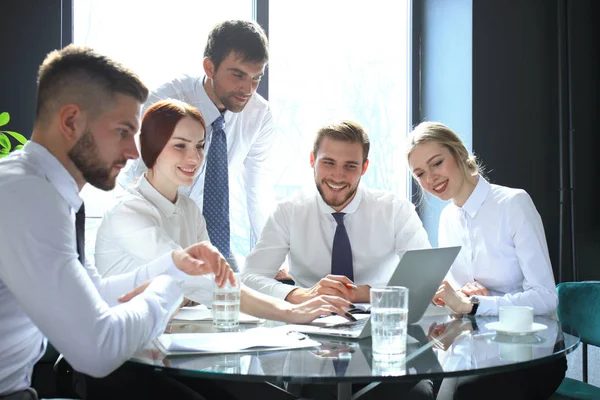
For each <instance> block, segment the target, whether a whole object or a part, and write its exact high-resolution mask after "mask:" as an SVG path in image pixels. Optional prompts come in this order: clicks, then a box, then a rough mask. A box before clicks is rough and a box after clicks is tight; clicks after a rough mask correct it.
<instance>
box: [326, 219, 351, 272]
mask: <svg viewBox="0 0 600 400" xmlns="http://www.w3.org/2000/svg"><path fill="white" fill-rule="evenodd" d="M331 215H333V218H335V221H336V222H337V228H335V235H334V236H333V248H332V249H331V274H332V275H345V276H347V277H348V279H350V280H352V281H353V280H354V267H353V266H352V247H351V246H350V238H348V232H346V227H345V226H344V215H345V213H337V212H336V213H332V214H331Z"/></svg>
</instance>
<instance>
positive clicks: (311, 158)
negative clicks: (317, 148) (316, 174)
mask: <svg viewBox="0 0 600 400" xmlns="http://www.w3.org/2000/svg"><path fill="white" fill-rule="evenodd" d="M315 161H316V158H315V153H313V152H312V151H311V152H310V166H311V167H313V169H314V168H315Z"/></svg>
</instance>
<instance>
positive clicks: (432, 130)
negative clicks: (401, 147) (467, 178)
mask: <svg viewBox="0 0 600 400" xmlns="http://www.w3.org/2000/svg"><path fill="white" fill-rule="evenodd" d="M429 142H433V143H437V144H439V145H441V146H444V147H445V148H447V149H448V151H450V154H452V156H453V157H454V160H455V161H456V164H457V165H458V166H459V168H461V169H462V170H463V172H464V173H465V175H482V174H483V167H482V166H481V165H480V163H479V162H478V161H477V157H475V155H473V154H469V151H468V150H467V148H466V147H465V144H464V143H463V142H462V140H460V138H459V137H458V135H457V134H456V133H454V132H453V131H452V129H450V128H448V127H447V126H446V125H444V124H442V123H439V122H429V121H426V122H421V123H420V124H419V125H417V127H416V128H415V129H413V131H412V132H411V134H410V136H409V137H408V144H407V146H406V159H407V160H408V158H409V157H410V154H411V153H412V152H413V150H414V149H415V147H417V146H418V145H420V144H422V143H429Z"/></svg>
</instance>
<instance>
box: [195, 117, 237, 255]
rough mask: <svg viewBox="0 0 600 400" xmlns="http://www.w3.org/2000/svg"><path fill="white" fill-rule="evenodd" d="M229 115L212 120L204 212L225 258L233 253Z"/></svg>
mask: <svg viewBox="0 0 600 400" xmlns="http://www.w3.org/2000/svg"><path fill="white" fill-rule="evenodd" d="M224 127H225V118H223V115H220V116H219V118H217V119H216V120H215V121H214V122H213V123H212V139H211V143H210V148H209V149H208V154H207V155H206V172H205V175H204V199H203V203H202V214H203V215H204V218H205V219H206V229H207V230H208V236H209V237H210V241H211V242H212V244H214V245H215V246H216V247H217V249H219V251H220V252H221V254H223V256H224V257H225V258H228V257H230V256H231V251H230V247H229V246H230V242H229V240H230V239H229V169H228V166H227V137H226V136H225V130H224Z"/></svg>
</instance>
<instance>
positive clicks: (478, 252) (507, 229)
mask: <svg viewBox="0 0 600 400" xmlns="http://www.w3.org/2000/svg"><path fill="white" fill-rule="evenodd" d="M438 242H439V245H440V247H445V246H462V249H461V251H460V253H459V255H458V257H457V258H456V260H455V262H454V264H453V265H452V267H451V268H450V271H449V273H448V276H447V279H448V280H449V282H450V283H451V284H452V285H453V286H454V287H455V289H460V288H462V287H463V286H464V285H465V284H467V283H469V282H473V281H477V282H479V283H481V284H482V285H483V286H485V287H486V288H487V289H488V290H489V292H490V295H489V296H478V297H479V299H480V305H479V308H478V310H477V314H478V315H497V314H498V309H499V307H502V306H513V305H514V306H531V307H533V309H534V312H535V314H537V315H550V314H553V313H554V312H555V310H556V306H557V304H558V297H557V295H556V289H555V286H556V284H555V282H554V275H553V272H552V266H551V264H550V257H549V255H548V245H547V244H546V236H545V235H544V227H543V225H542V219H541V218H540V215H539V213H538V212H537V210H536V208H535V205H534V204H533V201H532V200H531V197H529V195H528V194H527V192H525V191H524V190H522V189H512V188H508V187H505V186H498V185H491V184H490V183H489V182H487V181H486V180H485V179H484V178H482V177H479V180H478V182H477V185H476V186H475V189H474V190H473V193H472V194H471V196H469V198H468V199H467V201H466V202H465V204H464V205H463V206H462V207H457V206H456V205H454V203H450V204H449V205H448V206H446V208H444V210H443V211H442V214H441V217H440V225H439V237H438Z"/></svg>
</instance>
